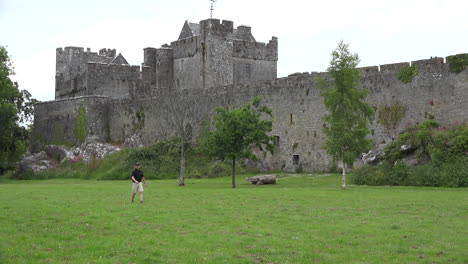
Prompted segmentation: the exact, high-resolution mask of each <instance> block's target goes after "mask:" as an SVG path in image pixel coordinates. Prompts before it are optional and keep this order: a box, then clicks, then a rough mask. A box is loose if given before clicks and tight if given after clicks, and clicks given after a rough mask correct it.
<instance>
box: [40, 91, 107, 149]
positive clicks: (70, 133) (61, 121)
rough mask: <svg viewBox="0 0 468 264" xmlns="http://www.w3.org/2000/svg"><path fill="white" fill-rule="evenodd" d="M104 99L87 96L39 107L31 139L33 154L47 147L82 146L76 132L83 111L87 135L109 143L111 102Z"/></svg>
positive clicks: (45, 103) (46, 103) (57, 101)
mask: <svg viewBox="0 0 468 264" xmlns="http://www.w3.org/2000/svg"><path fill="white" fill-rule="evenodd" d="M109 100H110V99H109V98H107V97H102V96H83V97H76V98H69V99H62V100H55V101H49V102H41V103H37V104H36V105H35V113H34V126H33V132H32V136H31V151H33V152H35V151H39V150H40V149H41V147H42V146H43V145H49V144H65V145H74V144H77V143H78V140H77V138H76V137H75V128H76V124H77V118H78V114H79V110H80V107H81V106H83V107H84V108H85V111H86V119H87V121H88V126H87V135H89V136H96V137H97V138H98V139H99V140H100V141H102V142H107V141H108V138H109V136H108V124H109V122H108V116H109V112H108V106H109V104H108V102H109Z"/></svg>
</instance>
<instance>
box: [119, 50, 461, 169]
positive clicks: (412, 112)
mask: <svg viewBox="0 0 468 264" xmlns="http://www.w3.org/2000/svg"><path fill="white" fill-rule="evenodd" d="M413 63H418V64H419V65H420V70H419V74H418V75H417V76H416V77H415V78H414V79H413V81H412V82H410V83H408V84H404V83H403V82H401V81H400V80H398V79H397V76H398V73H399V71H400V69H401V67H402V66H404V65H407V63H403V64H402V63H399V64H390V65H382V66H380V71H379V67H367V68H361V72H362V77H363V78H362V82H361V86H362V87H364V88H366V89H369V95H368V101H369V103H370V104H371V105H373V106H374V107H375V108H376V109H377V113H376V118H375V119H374V121H373V122H372V124H371V125H370V129H371V130H372V131H373V135H372V139H373V140H374V143H375V144H376V145H378V144H381V143H383V142H385V143H388V142H390V141H391V135H389V134H388V133H386V131H385V129H384V127H383V125H382V124H380V123H379V121H378V118H377V116H378V111H379V109H380V107H381V106H383V105H391V104H393V103H399V104H401V105H404V106H406V107H407V113H406V115H405V117H404V118H403V119H402V120H401V121H400V122H399V125H398V127H397V130H396V133H397V134H398V133H399V132H400V131H402V130H404V129H405V128H407V127H408V126H412V125H417V124H420V123H421V122H423V121H424V120H425V119H428V118H429V117H432V116H433V117H434V118H435V120H437V121H438V122H440V123H442V124H445V125H450V124H454V123H467V122H468V113H467V109H466V105H468V70H465V71H464V72H462V73H459V74H455V73H450V72H448V65H447V64H445V63H443V62H442V61H441V60H438V59H433V60H424V61H417V62H413ZM318 76H322V77H324V78H327V74H326V73H304V74H295V75H292V76H289V77H286V78H280V79H275V80H272V81H262V82H251V83H247V84H233V85H227V86H223V87H213V88H211V89H208V91H205V92H206V93H202V90H194V91H192V93H193V95H192V96H193V100H194V102H197V103H198V102H200V100H207V101H203V104H207V105H209V107H210V108H211V109H214V108H215V107H216V106H224V107H227V106H231V105H239V104H242V103H245V102H248V101H250V100H251V99H252V98H253V97H254V96H257V95H260V96H262V97H263V101H264V102H265V103H267V104H268V105H269V106H270V107H271V108H272V110H273V115H274V123H273V131H272V135H274V136H276V137H277V139H278V144H277V146H276V151H275V153H274V154H273V155H270V154H266V153H263V151H260V150H257V155H258V157H259V158H260V161H259V162H258V163H259V164H260V166H261V167H262V168H267V169H283V170H287V171H296V170H298V169H303V170H307V171H321V170H327V169H329V168H330V167H331V166H332V165H333V164H332V160H331V159H330V157H329V156H328V155H327V154H326V153H325V152H324V151H323V150H322V149H321V145H322V144H323V142H324V141H325V135H324V134H323V133H322V129H323V126H325V123H324V121H323V116H324V114H325V112H326V109H325V107H324V105H323V98H322V97H321V96H320V91H319V89H318V88H317V77H318ZM202 98H203V99H202ZM163 100H165V99H164V96H160V97H159V98H151V99H145V100H143V101H141V102H140V103H141V105H142V107H141V109H143V110H142V111H144V112H145V124H144V126H142V127H141V129H140V130H139V131H136V130H135V129H133V128H132V117H131V115H129V114H128V113H130V111H132V110H130V108H131V107H132V106H133V105H132V104H129V103H127V104H124V103H119V104H115V105H114V106H113V107H112V108H111V109H112V110H110V113H112V114H111V116H112V118H111V120H112V121H111V124H112V125H111V126H112V129H111V131H112V132H111V137H112V139H113V140H115V141H121V140H123V139H124V138H125V137H127V136H128V135H131V134H132V133H140V134H141V135H143V138H144V141H145V143H147V144H151V143H154V142H156V141H157V140H158V139H160V138H163V137H164V136H165V135H167V134H168V133H170V132H168V131H170V128H167V127H165V125H164V124H165V123H164V122H165V121H164V117H163V116H162V115H158V114H157V113H162V112H163V110H162V109H161V105H163ZM119 109H120V110H119ZM126 113H127V114H126ZM126 115H129V116H130V117H128V116H126ZM133 119H135V117H133ZM120 120H125V121H124V122H121V121H120ZM122 124H123V125H122ZM122 127H123V128H122ZM294 156H297V160H296V161H297V164H296V161H295V160H294ZM257 165H258V164H257Z"/></svg>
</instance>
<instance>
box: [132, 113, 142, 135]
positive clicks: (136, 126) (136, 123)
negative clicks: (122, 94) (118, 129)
mask: <svg viewBox="0 0 468 264" xmlns="http://www.w3.org/2000/svg"><path fill="white" fill-rule="evenodd" d="M144 126H145V112H144V110H143V108H141V109H140V110H139V111H137V112H136V113H135V116H132V128H133V130H134V131H137V130H141V129H143V127H144Z"/></svg>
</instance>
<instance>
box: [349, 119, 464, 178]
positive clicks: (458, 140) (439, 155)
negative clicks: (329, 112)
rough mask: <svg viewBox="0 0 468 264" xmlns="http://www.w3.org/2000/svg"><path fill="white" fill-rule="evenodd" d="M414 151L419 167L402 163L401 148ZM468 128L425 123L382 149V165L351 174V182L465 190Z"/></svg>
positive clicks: (364, 168) (430, 122)
mask: <svg viewBox="0 0 468 264" xmlns="http://www.w3.org/2000/svg"><path fill="white" fill-rule="evenodd" d="M402 145H407V146H411V149H414V150H415V153H416V155H417V158H418V160H419V163H420V165H417V166H414V167H409V166H406V165H404V163H403V162H402V159H403V156H404V154H403V153H402V151H401V148H400V147H401V146H402ZM467 153H468V125H467V124H465V125H456V126H449V127H440V125H439V124H438V123H437V122H436V121H434V120H426V121H424V122H423V123H422V124H421V125H419V126H418V127H417V128H411V129H409V130H408V131H407V132H405V133H402V134H400V136H399V137H398V138H397V140H396V141H394V142H392V143H391V144H389V145H387V146H386V148H385V157H384V163H383V164H382V165H380V166H365V167H363V168H361V169H358V170H355V171H354V173H353V174H354V178H353V179H354V182H355V183H356V184H367V185H414V186H448V187H466V186H468V157H467Z"/></svg>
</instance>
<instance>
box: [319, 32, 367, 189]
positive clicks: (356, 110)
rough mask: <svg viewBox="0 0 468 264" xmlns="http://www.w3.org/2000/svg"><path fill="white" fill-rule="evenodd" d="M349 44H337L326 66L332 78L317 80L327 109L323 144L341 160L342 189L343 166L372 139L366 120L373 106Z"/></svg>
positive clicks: (344, 169) (363, 150) (343, 187)
mask: <svg viewBox="0 0 468 264" xmlns="http://www.w3.org/2000/svg"><path fill="white" fill-rule="evenodd" d="M348 47H349V44H345V43H344V42H343V41H341V42H340V43H339V44H338V47H337V48H336V49H335V50H334V51H333V52H332V59H331V61H330V66H329V67H328V69H327V70H328V74H329V76H330V77H331V81H330V82H326V81H325V80H324V79H321V80H320V81H319V87H320V89H321V96H323V99H324V101H323V102H324V104H325V107H326V108H327V110H328V114H327V115H325V117H324V120H325V122H326V123H327V125H326V126H324V128H323V132H324V133H325V135H326V136H327V139H326V141H325V143H324V144H323V146H322V148H323V149H324V150H325V151H326V152H327V153H328V154H329V155H331V156H332V157H333V158H334V160H337V161H341V162H342V165H343V166H342V180H341V188H342V189H343V190H345V189H346V166H347V165H352V164H353V162H354V161H355V160H356V158H358V157H359V156H360V155H361V154H362V153H363V152H366V151H368V150H369V148H370V147H371V140H369V139H368V138H367V135H368V134H369V129H368V128H367V123H368V121H371V120H372V118H373V116H374V110H373V108H372V107H371V106H370V105H369V104H368V103H366V102H365V99H366V97H367V90H365V89H362V88H361V89H359V88H358V87H359V86H360V79H361V75H360V72H359V70H358V69H356V66H357V65H358V64H359V61H360V59H359V56H358V55H357V54H351V53H350V52H349V50H348Z"/></svg>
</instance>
